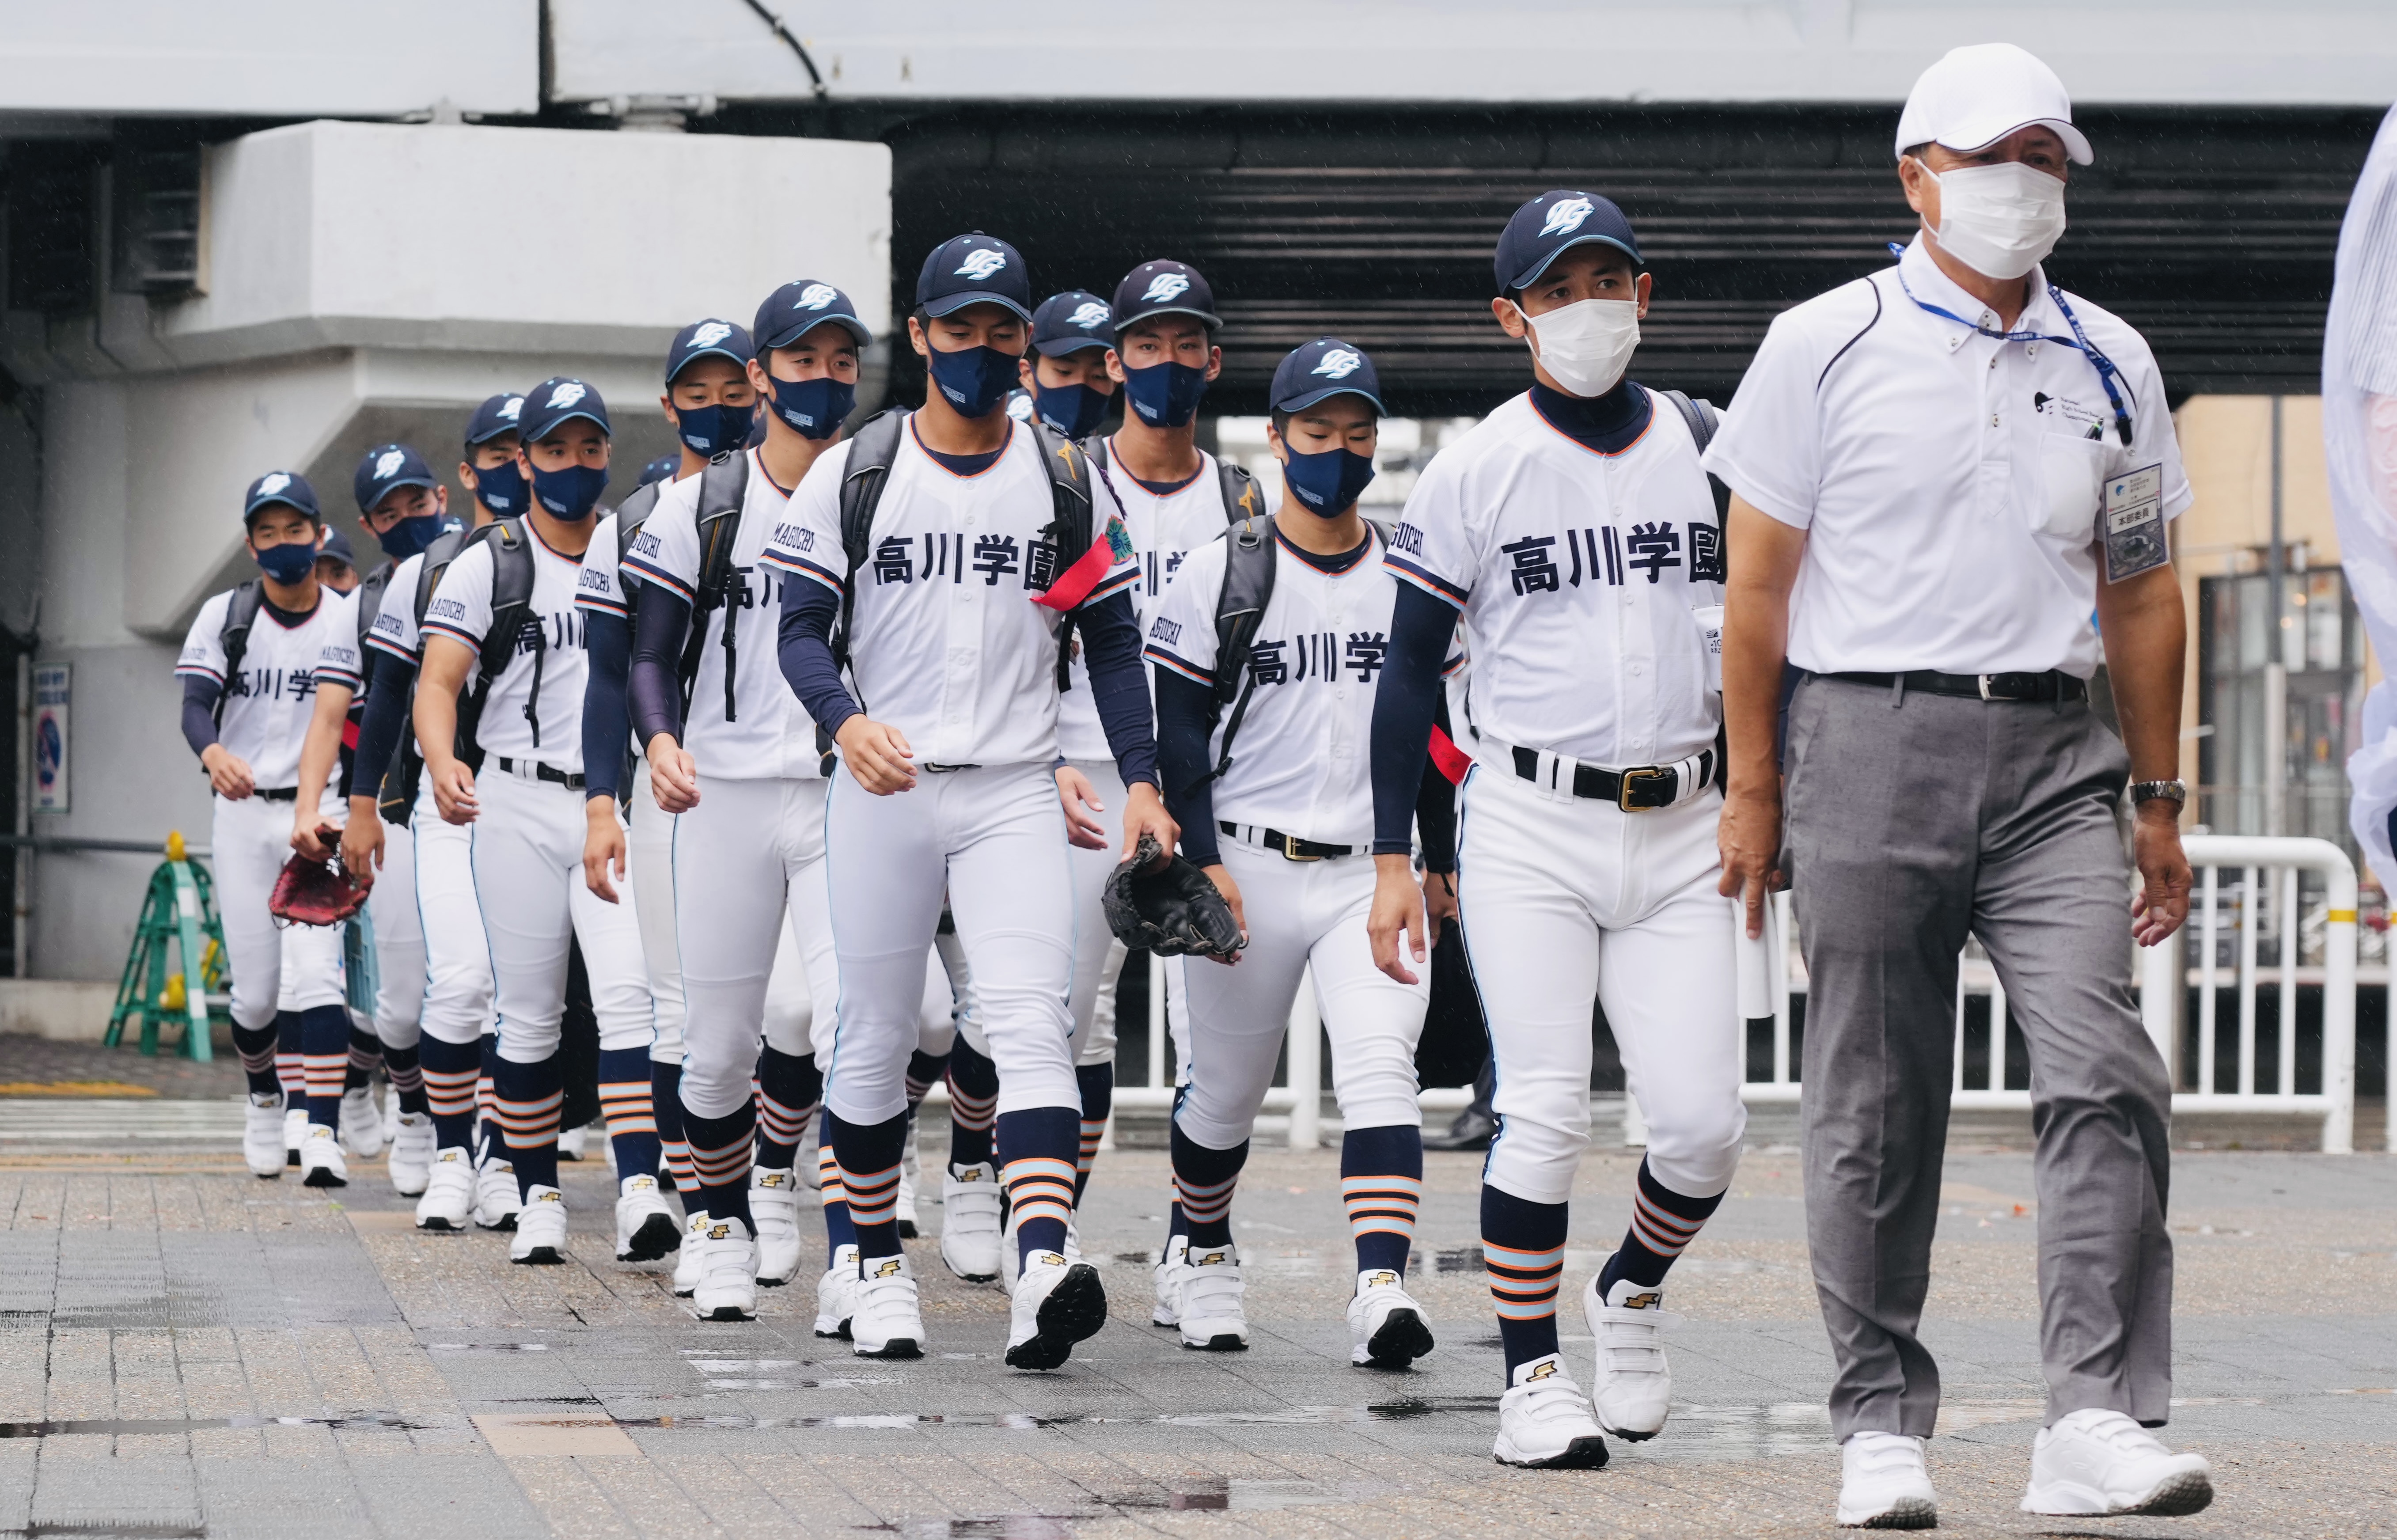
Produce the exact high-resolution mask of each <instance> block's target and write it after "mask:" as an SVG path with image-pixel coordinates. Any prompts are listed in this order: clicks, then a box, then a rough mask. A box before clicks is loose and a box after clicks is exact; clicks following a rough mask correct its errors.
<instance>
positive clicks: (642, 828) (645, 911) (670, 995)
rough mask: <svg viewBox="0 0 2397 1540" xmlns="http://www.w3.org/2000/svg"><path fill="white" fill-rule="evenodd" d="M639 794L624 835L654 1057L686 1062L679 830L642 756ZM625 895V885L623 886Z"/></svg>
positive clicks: (637, 765)
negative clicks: (678, 936)
mask: <svg viewBox="0 0 2397 1540" xmlns="http://www.w3.org/2000/svg"><path fill="white" fill-rule="evenodd" d="M627 773H629V774H630V775H631V776H632V778H633V793H632V795H631V796H630V797H626V798H625V800H626V801H627V802H629V803H630V804H631V805H632V810H631V817H630V822H629V824H628V825H627V828H626V832H625V835H624V864H625V866H626V868H627V871H626V874H625V876H626V879H627V880H628V881H629V882H630V883H631V885H632V889H633V912H634V914H635V916H636V917H637V918H638V919H639V921H640V926H641V962H642V967H643V970H644V971H645V972H646V973H647V974H648V976H649V999H650V1003H651V1004H652V1006H653V1007H654V1013H655V1016H656V1018H657V1036H656V1037H655V1038H653V1039H651V1041H650V1043H649V1057H650V1058H651V1059H653V1060H655V1061H657V1062H658V1063H660V1064H669V1065H678V1064H680V1063H682V1055H683V1043H682V1022H683V1009H684V1007H683V998H682V957H681V954H680V952H679V951H678V950H677V949H676V945H675V906H674V834H675V815H674V814H672V813H670V812H668V811H666V810H664V809H663V808H661V807H659V806H658V799H657V797H655V796H654V795H653V794H652V793H651V792H650V790H649V757H648V756H646V755H636V756H635V757H634V759H633V768H632V770H630V771H629V772H627ZM616 891H617V892H618V893H619V894H621V893H623V884H622V883H620V884H618V885H617V890H616Z"/></svg>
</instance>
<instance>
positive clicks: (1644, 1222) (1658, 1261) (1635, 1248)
mask: <svg viewBox="0 0 2397 1540" xmlns="http://www.w3.org/2000/svg"><path fill="white" fill-rule="evenodd" d="M1730 1190H1731V1189H1730V1188H1729V1187H1725V1188H1724V1189H1723V1192H1729V1191H1730ZM1722 1200H1723V1194H1722V1193H1720V1192H1719V1193H1717V1194H1715V1195H1714V1196H1713V1197H1712V1198H1691V1197H1688V1196H1686V1195H1685V1194H1682V1193H1677V1192H1675V1191H1674V1190H1673V1189H1672V1188H1670V1187H1668V1186H1667V1185H1665V1184H1664V1183H1662V1182H1659V1181H1657V1180H1656V1173H1655V1172H1652V1171H1650V1170H1649V1169H1648V1158H1647V1157H1645V1156H1642V1157H1640V1188H1639V1191H1638V1192H1637V1193H1636V1194H1635V1195H1634V1196H1633V1198H1632V1199H1631V1227H1630V1228H1629V1229H1627V1230H1626V1231H1624V1232H1623V1244H1622V1245H1620V1246H1617V1247H1616V1248H1615V1249H1614V1255H1613V1256H1611V1257H1608V1258H1607V1259H1606V1266H1605V1268H1604V1270H1602V1271H1601V1272H1600V1274H1599V1275H1598V1295H1599V1298H1600V1299H1604V1298H1605V1297H1606V1292H1607V1291H1608V1290H1609V1289H1612V1288H1614V1285H1615V1284H1616V1283H1617V1282H1618V1281H1619V1280H1621V1279H1630V1280H1631V1281H1632V1283H1633V1284H1634V1285H1635V1286H1636V1287H1638V1288H1641V1289H1654V1288H1655V1287H1656V1286H1657V1285H1658V1284H1661V1283H1663V1282H1664V1281H1665V1274H1666V1273H1667V1271H1669V1270H1670V1269H1671V1267H1672V1265H1673V1259H1674V1258H1675V1257H1677V1256H1680V1255H1681V1249H1682V1248H1683V1247H1685V1246H1687V1245H1688V1244H1689V1243H1690V1242H1691V1241H1692V1240H1694V1239H1697V1234H1698V1228H1699V1226H1700V1225H1704V1224H1705V1223H1706V1222H1707V1220H1708V1219H1709V1218H1711V1217H1712V1216H1713V1214H1714V1212H1715V1211H1716V1210H1717V1209H1719V1208H1721V1207H1722Z"/></svg>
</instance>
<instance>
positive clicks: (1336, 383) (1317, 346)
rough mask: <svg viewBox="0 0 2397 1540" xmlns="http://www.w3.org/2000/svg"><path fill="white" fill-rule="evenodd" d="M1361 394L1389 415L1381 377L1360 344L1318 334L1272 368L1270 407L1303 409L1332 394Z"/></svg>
mask: <svg viewBox="0 0 2397 1540" xmlns="http://www.w3.org/2000/svg"><path fill="white" fill-rule="evenodd" d="M1332 395H1361V396H1363V397H1364V398H1365V399H1366V401H1367V402H1368V403H1370V404H1371V405H1372V406H1373V409H1374V410H1375V411H1377V412H1380V413H1381V414H1383V415H1384V416H1387V415H1389V410H1390V408H1387V407H1385V406H1384V405H1382V379H1381V376H1380V375H1378V374H1376V373H1374V372H1373V360H1372V359H1371V358H1368V357H1366V356H1365V350H1364V349H1362V348H1352V347H1350V346H1349V345H1348V344H1347V343H1346V342H1344V341H1341V340H1340V339H1339V338H1337V337H1319V338H1317V339H1316V340H1315V341H1312V342H1309V343H1307V344H1306V346H1305V347H1296V348H1292V349H1291V350H1290V355H1289V356H1288V357H1285V358H1284V359H1283V360H1282V361H1281V362H1280V363H1279V365H1277V366H1275V368H1274V377H1273V396H1272V401H1273V409H1274V410H1276V411H1304V410H1305V409H1306V408H1308V407H1311V406H1313V405H1315V404H1316V403H1317V402H1318V401H1320V400H1322V399H1324V398H1325V397H1326V396H1332Z"/></svg>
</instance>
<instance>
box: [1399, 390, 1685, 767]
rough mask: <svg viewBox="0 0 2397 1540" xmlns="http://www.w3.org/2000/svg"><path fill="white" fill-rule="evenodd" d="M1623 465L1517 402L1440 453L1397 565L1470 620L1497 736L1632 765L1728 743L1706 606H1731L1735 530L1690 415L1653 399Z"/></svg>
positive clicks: (1479, 704) (1405, 529)
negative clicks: (1719, 510)
mask: <svg viewBox="0 0 2397 1540" xmlns="http://www.w3.org/2000/svg"><path fill="white" fill-rule="evenodd" d="M1651 407H1652V411H1651V413H1650V417H1649V422H1648V428H1647V431H1646V432H1644V433H1642V434H1641V435H1640V436H1639V437H1638V438H1637V439H1635V440H1633V441H1632V442H1631V443H1630V444H1629V445H1627V446H1626V447H1625V448H1624V449H1621V450H1620V451H1618V452H1616V453H1614V454H1602V453H1600V452H1598V451H1597V450H1594V449H1586V448H1584V447H1583V446H1582V445H1581V444H1579V443H1577V442H1575V441H1574V440H1573V439H1571V438H1568V437H1567V436H1565V435H1564V434H1562V433H1560V432H1559V431H1558V430H1557V429H1556V428H1554V427H1551V426H1550V425H1549V424H1548V422H1547V419H1545V418H1543V417H1542V416H1540V414H1539V412H1538V411H1537V410H1536V409H1535V408H1533V405H1532V401H1531V397H1530V395H1528V394H1526V395H1519V396H1517V397H1515V398H1514V399H1513V400H1511V401H1508V402H1507V403H1506V404H1505V405H1504V406H1502V407H1500V408H1498V409H1497V410H1496V411H1494V412H1493V413H1491V414H1490V415H1489V416H1488V417H1486V418H1484V419H1483V420H1482V421H1481V422H1480V423H1478V424H1476V425H1475V426H1474V427H1473V428H1472V429H1471V430H1470V431H1469V432H1467V433H1466V435H1465V436H1464V437H1462V438H1460V439H1458V440H1457V441H1456V442H1455V443H1454V444H1453V445H1450V446H1448V447H1447V448H1445V449H1441V450H1440V453H1439V455H1438V456H1436V457H1435V458H1434V459H1433V461H1432V462H1431V463H1430V464H1429V465H1428V466H1426V467H1425V469H1424V472H1423V476H1422V479H1420V480H1419V481H1417V482H1416V483H1415V489H1414V492H1413V495H1412V496H1410V497H1409V498H1408V499H1407V506H1406V515H1405V517H1404V519H1403V521H1402V522H1400V523H1399V526H1398V528H1397V529H1396V530H1395V531H1394V532H1393V534H1392V537H1391V542H1390V551H1389V554H1388V556H1387V557H1386V561H1387V563H1388V565H1389V567H1390V569H1391V570H1392V571H1393V572H1395V573H1397V574H1398V576H1399V577H1400V578H1402V579H1404V580H1406V581H1407V582H1409V583H1414V584H1416V585H1417V586H1418V587H1421V588H1423V589H1424V590H1426V592H1428V593H1430V594H1433V595H1435V596H1438V597H1440V598H1442V599H1445V600H1447V601H1448V602H1449V603H1451V604H1453V605H1455V606H1456V607H1457V608H1458V609H1460V610H1462V611H1463V614H1464V620H1465V633H1466V646H1467V648H1468V649H1470V651H1471V653H1472V656H1473V722H1474V726H1475V727H1476V728H1478V729H1479V730H1480V733H1481V735H1482V737H1483V739H1484V740H1485V741H1486V740H1490V739H1495V740H1496V741H1497V742H1499V743H1506V744H1509V745H1511V746H1514V747H1519V748H1529V749H1534V750H1538V751H1540V752H1543V753H1554V754H1560V755H1564V756H1568V757H1572V758H1574V759H1578V760H1580V761H1582V762H1584V763H1586V764H1591V765H1601V766H1610V767H1614V768H1626V767H1631V766H1638V765H1650V764H1670V763H1672V762H1674V761H1676V760H1679V759H1682V758H1685V757H1688V756H1690V755H1693V754H1695V753H1697V752H1698V751H1699V750H1700V749H1702V748H1706V747H1707V746H1709V745H1710V744H1711V743H1713V742H1714V737H1715V729H1716V726H1717V724H1718V723H1719V722H1720V720H1721V702H1720V700H1719V698H1718V697H1717V696H1716V695H1715V693H1714V692H1713V690H1710V689H1709V688H1708V687H1707V650H1706V641H1705V637H1704V636H1703V634H1702V632H1701V630H1700V628H1699V625H1698V622H1697V619H1696V617H1695V616H1694V614H1693V613H1692V612H1693V611H1694V610H1695V609H1703V608H1706V607H1708V606H1712V605H1718V604H1721V603H1722V581H1723V546H1722V530H1721V527H1720V526H1718V525H1717V524H1716V522H1715V506H1714V498H1713V495H1712V494H1711V493H1710V492H1709V491H1708V489H1707V477H1706V473H1705V472H1704V471H1702V470H1701V469H1699V466H1698V451H1697V446H1696V443H1695V442H1694V440H1693V439H1692V438H1691V437H1690V430H1689V428H1688V426H1687V425H1686V424H1685V423H1684V422H1682V420H1681V413H1679V412H1677V411H1674V410H1672V409H1671V408H1669V407H1667V406H1666V405H1665V404H1663V403H1661V402H1654V401H1652V402H1651Z"/></svg>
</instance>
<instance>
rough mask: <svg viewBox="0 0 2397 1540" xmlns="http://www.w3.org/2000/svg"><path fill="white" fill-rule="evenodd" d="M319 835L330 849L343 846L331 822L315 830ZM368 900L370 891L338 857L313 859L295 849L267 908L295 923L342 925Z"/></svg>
mask: <svg viewBox="0 0 2397 1540" xmlns="http://www.w3.org/2000/svg"><path fill="white" fill-rule="evenodd" d="M316 838H317V840H318V841H319V842H320V843H321V844H323V845H324V846H325V848H326V849H327V850H340V849H341V830H339V829H337V828H335V827H333V826H332V825H331V824H324V825H322V826H320V827H319V828H318V829H317V830H316ZM366 901H367V891H366V890H365V889H364V888H362V887H360V886H358V885H357V884H356V883H355V882H353V881H351V880H350V876H349V874H348V873H347V872H345V871H343V870H342V869H341V861H340V859H339V858H338V857H336V858H335V859H333V860H331V861H311V860H309V859H308V858H307V857H306V856H304V855H301V853H300V852H298V851H297V850H294V851H293V852H292V853H291V859H290V860H288V861H287V862H285V863H284V864H283V870H282V871H281V872H279V873H277V874H276V875H275V893H274V896H273V897H271V898H269V899H268V900H267V901H266V911H267V913H269V914H271V915H273V916H274V917H275V918H276V919H279V920H283V921H285V922H287V923H288V924H292V925H339V924H341V922H342V921H343V920H345V919H347V918H349V917H351V916H352V915H355V914H356V913H357V912H358V910H359V909H360V908H361V907H363V906H364V905H365V904H366Z"/></svg>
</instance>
